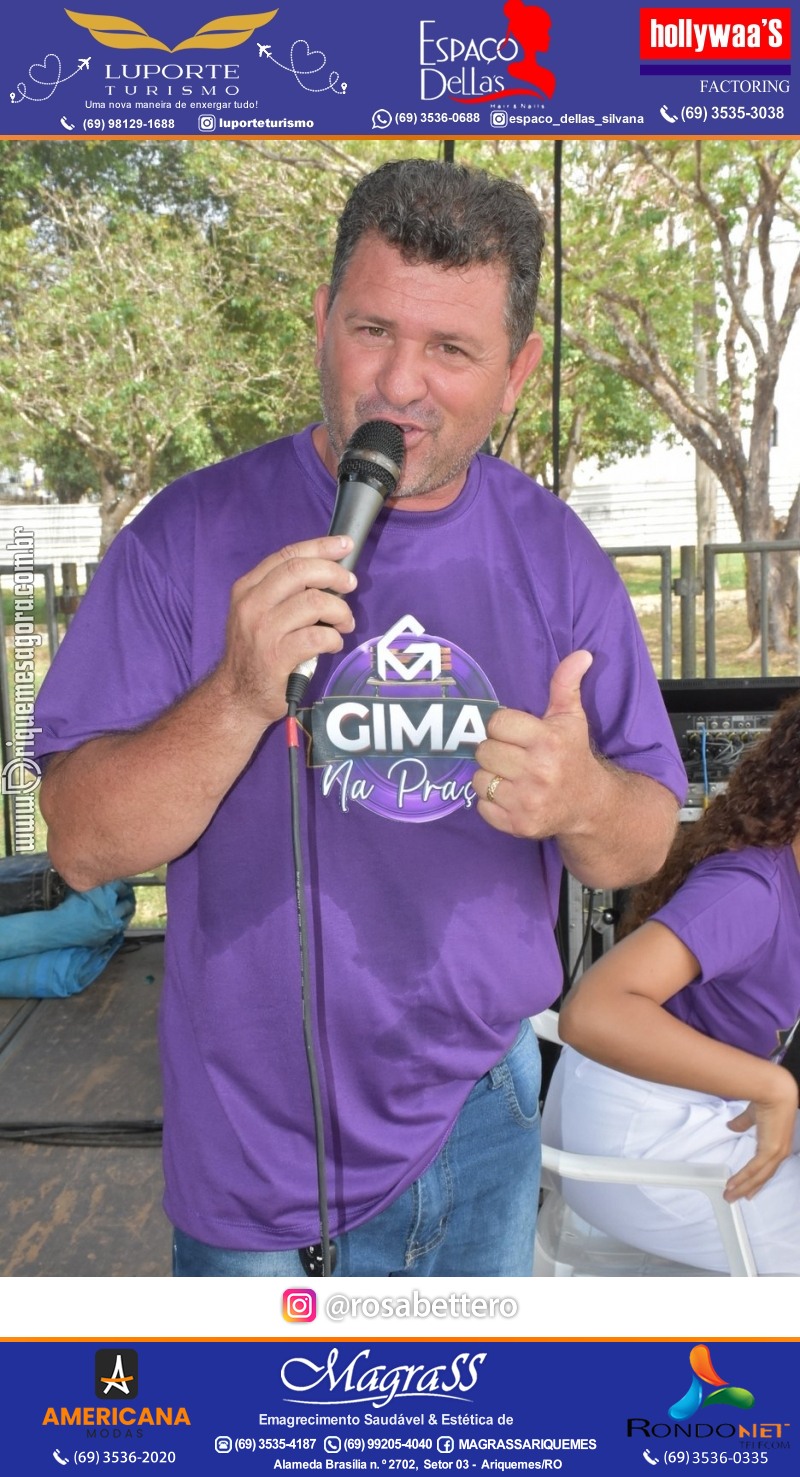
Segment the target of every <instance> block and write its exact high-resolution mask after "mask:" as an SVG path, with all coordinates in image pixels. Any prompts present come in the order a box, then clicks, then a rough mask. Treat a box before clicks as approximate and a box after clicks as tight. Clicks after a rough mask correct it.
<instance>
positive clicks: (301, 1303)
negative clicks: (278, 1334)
mask: <svg viewBox="0 0 800 1477" xmlns="http://www.w3.org/2000/svg"><path fill="white" fill-rule="evenodd" d="M283 1316H284V1318H285V1319H286V1322H287V1323H313V1322H314V1319H315V1318H316V1316H317V1294H316V1293H315V1292H314V1290H313V1288H305V1287H287V1289H286V1291H285V1293H284V1294H283Z"/></svg>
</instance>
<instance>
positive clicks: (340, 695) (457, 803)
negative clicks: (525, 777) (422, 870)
mask: <svg viewBox="0 0 800 1477" xmlns="http://www.w3.org/2000/svg"><path fill="white" fill-rule="evenodd" d="M497 707H498V702H497V698H496V696H495V693H494V691H493V689H492V687H491V685H490V683H489V681H488V679H487V678H486V676H485V675H484V673H483V672H482V671H481V669H480V667H479V666H478V665H477V663H476V662H474V661H473V660H472V658H471V657H469V656H468V655H467V653H466V652H464V651H462V650H461V648H460V647H458V646H456V645H454V643H453V642H451V641H446V640H444V639H443V638H442V637H440V636H432V635H430V634H429V633H428V632H426V630H425V627H424V626H423V625H421V624H420V622H419V621H418V620H416V619H415V617H414V616H413V615H404V616H402V617H401V619H400V620H399V621H396V622H395V624H394V625H393V626H392V627H391V629H390V630H388V631H387V632H386V633H385V634H384V635H383V636H378V637H375V638H373V639H372V640H370V641H365V642H364V644H363V645H362V646H358V647H356V649H355V650H354V651H352V652H350V653H349V655H348V656H346V657H345V659H344V661H342V662H341V663H340V664H339V666H338V667H337V668H336V669H335V671H334V672H333V674H332V676H331V678H330V680H329V682H328V685H327V687H326V688H325V693H324V695H323V697H322V699H321V701H320V702H317V703H315V704H314V707H313V708H312V709H311V713H310V716H309V714H308V713H306V714H304V715H303V721H304V727H305V728H306V730H308V729H309V727H310V732H311V753H310V763H311V764H312V765H313V766H314V767H315V768H322V769H323V775H322V793H323V795H326V796H327V795H330V796H332V797H333V796H336V797H338V802H339V805H340V807H341V809H342V810H343V811H345V812H346V811H348V810H349V809H350V807H351V804H357V805H363V806H364V807H365V808H366V809H367V810H371V811H373V812H374V813H375V814H376V815H382V816H385V817H387V818H388V819H390V820H395V821H433V820H440V819H441V817H442V816H445V815H449V814H450V813H451V811H454V810H461V809H463V808H464V807H466V808H469V807H470V806H472V805H473V804H474V801H475V791H474V790H473V788H472V783H471V779H472V775H473V773H474V771H475V749H476V747H477V745H478V744H479V743H480V742H481V740H482V739H484V738H485V737H486V724H487V722H488V720H489V716H490V714H491V713H493V712H494V710H495V708H497Z"/></svg>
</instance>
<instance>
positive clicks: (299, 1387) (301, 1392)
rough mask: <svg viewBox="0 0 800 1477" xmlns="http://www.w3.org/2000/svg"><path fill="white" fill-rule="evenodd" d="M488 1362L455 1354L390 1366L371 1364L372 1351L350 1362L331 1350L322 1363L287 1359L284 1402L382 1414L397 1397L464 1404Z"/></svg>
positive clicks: (283, 1371)
mask: <svg viewBox="0 0 800 1477" xmlns="http://www.w3.org/2000/svg"><path fill="white" fill-rule="evenodd" d="M486 1357H487V1356H486V1354H467V1353H464V1354H456V1355H455V1357H454V1358H453V1359H451V1361H450V1363H449V1364H432V1365H428V1366H425V1365H424V1364H395V1365H388V1364H376V1363H372V1362H371V1361H372V1350H371V1349H362V1350H361V1351H360V1352H359V1353H358V1354H354V1355H353V1356H352V1357H350V1351H349V1350H348V1351H347V1354H344V1355H342V1356H341V1358H340V1354H339V1350H338V1349H336V1348H334V1349H331V1351H330V1353H329V1354H328V1357H327V1359H326V1361H325V1363H324V1364H315V1363H314V1360H313V1359H306V1358H303V1357H302V1356H298V1357H296V1358H292V1359H287V1361H286V1363H285V1364H284V1365H283V1366H282V1368H281V1383H282V1385H283V1386H284V1387H285V1389H287V1390H291V1391H292V1394H291V1395H287V1396H285V1397H284V1398H285V1399H286V1400H287V1401H290V1402H291V1404H293V1405H337V1406H338V1405H371V1406H372V1407H373V1408H374V1409H375V1410H380V1409H381V1408H382V1407H383V1406H384V1405H388V1404H389V1403H390V1402H391V1401H392V1400H395V1399H397V1398H399V1397H402V1398H403V1399H406V1400H407V1399H409V1398H410V1397H420V1398H421V1397H423V1396H424V1397H425V1399H427V1400H430V1399H437V1400H460V1401H464V1400H466V1397H467V1394H468V1392H469V1391H470V1390H474V1388H475V1386H476V1384H477V1383H478V1371H479V1368H480V1366H481V1365H482V1364H483V1362H484V1360H485V1359H486ZM345 1360H346V1361H347V1362H346V1363H345V1362H344V1361H345ZM467 1403H468V1404H470V1403H471V1402H470V1401H467Z"/></svg>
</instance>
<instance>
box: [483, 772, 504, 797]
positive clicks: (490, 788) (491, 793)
mask: <svg viewBox="0 0 800 1477" xmlns="http://www.w3.org/2000/svg"><path fill="white" fill-rule="evenodd" d="M501 779H502V775H500V774H496V775H493V777H492V778H491V779H490V781H489V783H488V785H487V786H486V799H487V800H494V797H495V795H496V794H497V786H498V785H499V783H500V781H501Z"/></svg>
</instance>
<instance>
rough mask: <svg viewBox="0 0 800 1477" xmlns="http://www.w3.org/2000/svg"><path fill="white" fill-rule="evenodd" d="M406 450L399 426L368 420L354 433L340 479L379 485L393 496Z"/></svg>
mask: <svg viewBox="0 0 800 1477" xmlns="http://www.w3.org/2000/svg"><path fill="white" fill-rule="evenodd" d="M405 454H406V447H405V442H404V440H403V433H402V431H401V430H400V427H399V426H395V425H393V423H392V422H391V421H365V423H364V425H363V426H359V427H358V430H357V431H354V432H353V434H352V436H351V437H350V440H349V441H348V443H347V445H346V447H345V449H344V452H343V454H342V459H341V461H340V463H339V480H340V481H342V479H343V478H346V479H348V480H349V481H355V482H361V481H367V480H369V481H371V482H373V483H374V482H378V483H380V486H381V489H382V490H383V496H384V498H387V497H391V495H392V493H393V492H394V490H395V487H396V486H397V484H398V482H399V480H400V474H401V472H402V470H403V462H404V460H405Z"/></svg>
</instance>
